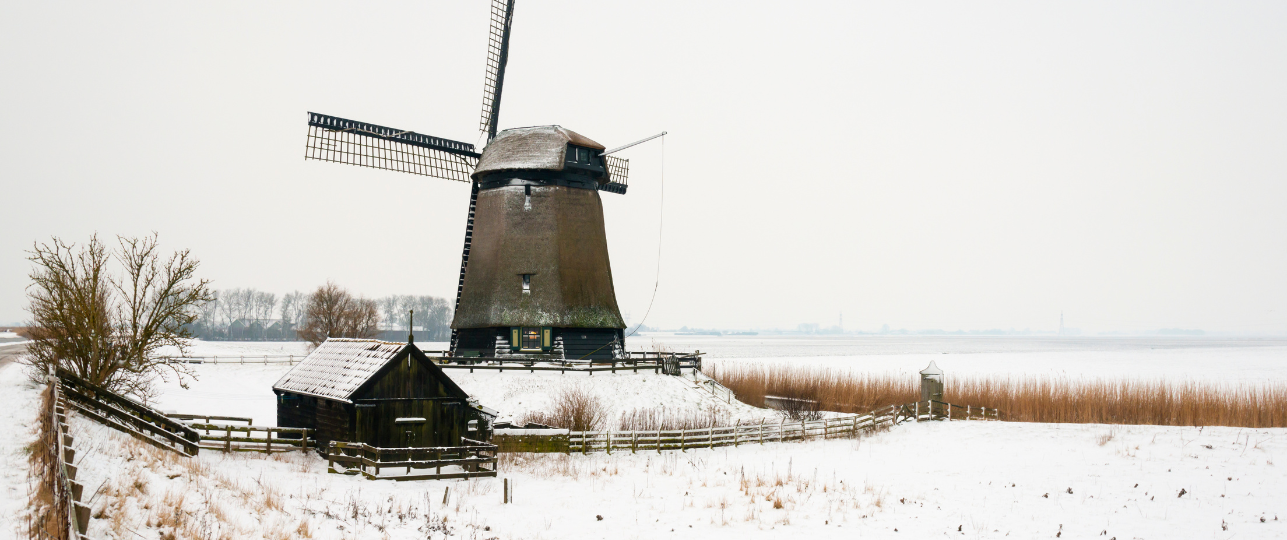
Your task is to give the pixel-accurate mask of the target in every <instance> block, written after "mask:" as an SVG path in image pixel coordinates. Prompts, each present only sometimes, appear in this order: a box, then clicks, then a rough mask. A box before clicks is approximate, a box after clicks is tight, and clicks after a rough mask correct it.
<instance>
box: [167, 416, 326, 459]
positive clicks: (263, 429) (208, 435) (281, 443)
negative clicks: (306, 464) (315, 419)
mask: <svg viewBox="0 0 1287 540" xmlns="http://www.w3.org/2000/svg"><path fill="white" fill-rule="evenodd" d="M194 416H195V415H194ZM201 418H206V417H204V416H202V417H201ZM211 418H219V417H211ZM232 419H233V420H244V421H246V422H247V423H249V421H250V419H249V418H232ZM188 426H189V427H191V428H192V429H195V430H197V431H198V432H199V435H200V437H201V448H205V449H207V450H221V451H224V452H263V453H265V454H271V453H273V452H289V451H293V450H301V451H307V450H308V449H309V448H316V447H317V441H316V440H313V439H310V438H309V435H310V434H313V433H314V430H311V429H305V428H293V427H277V426H254V425H245V426H234V425H232V424H210V423H201V422H192V423H189V424H188ZM274 434H275V435H276V437H275V438H274Z"/></svg>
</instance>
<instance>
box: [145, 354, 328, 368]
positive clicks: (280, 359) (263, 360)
mask: <svg viewBox="0 0 1287 540" xmlns="http://www.w3.org/2000/svg"><path fill="white" fill-rule="evenodd" d="M303 359H304V356H302V355H294V354H253V355H247V354H242V355H231V356H175V357H172V358H168V359H166V360H167V361H169V362H171V363H175V364H264V365H268V364H289V365H292V366H293V365H295V364H296V363H298V362H299V361H300V360H303Z"/></svg>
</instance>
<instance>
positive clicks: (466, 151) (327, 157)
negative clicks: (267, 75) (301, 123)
mask: <svg viewBox="0 0 1287 540" xmlns="http://www.w3.org/2000/svg"><path fill="white" fill-rule="evenodd" d="M513 16H514V0H492V9H491V31H490V39H489V44H488V52H487V73H486V78H485V80H484V85H483V90H484V92H483V109H482V114H481V116H480V129H481V131H482V132H483V133H486V134H487V146H486V147H485V148H484V149H483V151H482V152H481V153H479V152H477V151H476V150H475V149H474V145H472V144H469V143H463V142H459V141H454V140H450V139H443V138H439V137H433V136H429V135H423V134H419V133H415V132H413V131H406V130H400V129H394V128H388V127H384V126H379V125H375V124H369V123H365V122H357V121H353V120H346V119H343V118H337V117H334V116H327V115H323V114H317V113H311V112H310V113H309V118H308V126H309V128H308V140H307V145H306V152H305V156H304V157H305V159H317V160H322V161H333V162H338V163H347V164H350V165H359V166H363V167H372V168H377V169H386V170H394V171H399V172H405V173H411V174H419V175H424V176H432V177H436V178H442V179H446V180H455V181H460V182H469V183H470V184H471V185H472V190H471V191H470V197H469V220H468V222H467V224H466V226H465V245H464V249H463V250H462V252H461V260H460V280H459V282H458V283H457V286H456V310H455V318H454V319H453V320H452V323H451V328H452V340H451V349H452V352H453V353H454V354H455V355H457V356H477V357H493V356H509V355H534V354H548V355H553V356H556V357H563V358H568V359H592V360H598V359H611V358H616V357H620V356H621V355H622V354H623V353H624V346H625V342H624V340H625V336H624V332H623V331H624V329H625V327H626V325H625V321H624V320H623V319H622V317H621V311H620V310H619V309H618V307H617V298H616V292H615V290H614V289H613V284H612V268H611V265H610V264H609V261H608V243H607V236H606V234H605V232H604V225H603V203H602V201H601V199H600V198H599V193H600V192H607V193H617V194H625V192H626V187H627V186H626V177H627V172H628V170H629V163H628V162H627V161H626V160H625V159H621V158H617V157H615V156H610V155H607V154H610V153H612V152H615V151H616V150H621V149H624V148H626V147H629V146H633V145H634V144H638V143H631V144H629V145H625V146H622V147H620V148H617V149H614V150H607V151H606V149H605V148H604V146H603V145H601V144H599V143H597V142H594V141H593V140H590V139H589V138H586V137H584V136H582V135H580V134H578V133H576V132H574V131H571V130H569V129H564V128H562V127H559V126H538V127H524V128H515V129H507V130H503V131H499V132H498V131H497V123H498V121H499V119H500V104H501V90H502V88H503V86H504V82H505V64H506V62H507V60H508V55H509V37H510V28H511V25H512V22H513ZM658 136H659V135H658ZM650 139H651V138H650ZM645 140H648V139H645ZM639 142H643V141H639Z"/></svg>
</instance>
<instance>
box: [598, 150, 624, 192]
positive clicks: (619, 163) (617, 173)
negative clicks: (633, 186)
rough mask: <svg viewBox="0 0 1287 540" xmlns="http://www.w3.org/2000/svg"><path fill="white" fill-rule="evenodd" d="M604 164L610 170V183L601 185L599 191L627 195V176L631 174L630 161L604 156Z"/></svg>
mask: <svg viewBox="0 0 1287 540" xmlns="http://www.w3.org/2000/svg"><path fill="white" fill-rule="evenodd" d="M603 164H604V165H605V166H606V168H607V169H608V182H607V183H605V184H599V191H607V192H608V193H617V194H621V195H625V194H626V176H628V175H629V173H630V160H627V159H625V158H619V157H617V156H603Z"/></svg>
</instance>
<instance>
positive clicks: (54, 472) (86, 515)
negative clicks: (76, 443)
mask: <svg viewBox="0 0 1287 540" xmlns="http://www.w3.org/2000/svg"><path fill="white" fill-rule="evenodd" d="M46 392H48V394H46V395H45V396H42V398H43V399H44V400H45V401H44V402H43V403H42V404H41V410H40V413H39V414H38V421H39V422H40V438H39V439H38V441H37V443H36V446H35V447H34V452H33V453H34V454H35V457H36V462H35V463H33V467H32V471H31V472H32V476H33V477H36V480H37V485H38V486H39V487H38V488H37V489H38V490H39V491H40V492H43V493H47V494H48V501H49V504H48V506H45V507H42V508H40V509H38V510H37V511H35V512H33V513H29V514H27V516H26V518H27V532H28V537H30V538H35V539H41V540H44V539H57V540H67V539H70V540H76V539H79V538H82V537H83V536H82V535H84V534H85V530H86V529H87V528H88V527H89V520H90V508H89V506H87V505H85V504H83V503H81V499H82V498H83V497H84V494H85V492H84V487H83V486H82V485H81V484H80V483H78V482H76V466H75V465H73V463H74V462H75V460H76V449H75V448H74V447H72V443H73V439H72V436H71V435H69V434H68V433H67V406H68V403H67V399H66V396H65V395H64V394H63V392H61V385H60V384H59V382H58V377H57V376H56V375H54V374H50V375H49V386H48V389H47V390H46Z"/></svg>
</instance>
